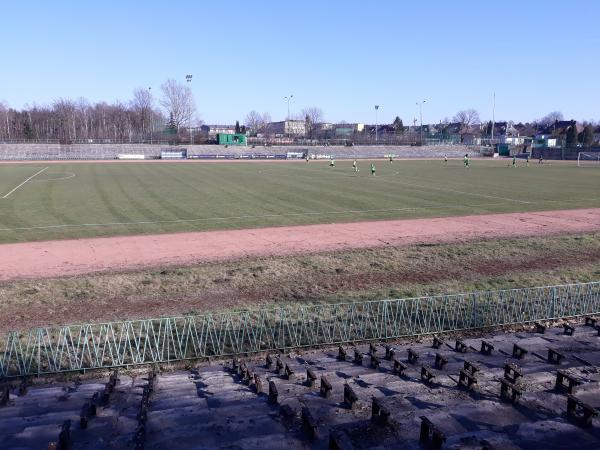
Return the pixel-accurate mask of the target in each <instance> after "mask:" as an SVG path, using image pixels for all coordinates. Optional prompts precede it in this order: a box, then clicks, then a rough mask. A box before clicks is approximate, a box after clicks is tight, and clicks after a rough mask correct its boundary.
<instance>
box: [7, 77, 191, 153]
mask: <svg viewBox="0 0 600 450" xmlns="http://www.w3.org/2000/svg"><path fill="white" fill-rule="evenodd" d="M160 91H161V92H160V93H161V96H160V98H159V99H158V101H157V100H155V99H154V95H153V93H152V89H151V88H137V89H135V90H134V91H133V95H132V99H131V100H129V101H127V102H121V101H116V102H114V103H106V102H99V103H94V104H92V103H90V102H89V101H88V100H86V99H85V98H83V97H82V98H79V99H77V100H73V99H68V98H59V99H57V100H55V101H54V102H52V104H50V105H43V106H38V105H34V106H31V107H26V108H24V109H22V110H16V109H13V108H11V107H9V106H8V105H6V104H4V103H1V102H0V140H8V141H12V140H46V141H58V142H62V143H69V142H87V141H124V142H144V141H151V140H152V139H157V138H158V139H160V138H162V136H163V133H164V132H165V131H166V128H165V124H167V123H168V124H169V129H170V131H171V132H175V133H177V132H178V131H179V130H180V128H182V127H189V126H194V125H196V123H195V122H194V121H195V113H196V106H195V102H194V97H193V94H192V91H191V89H190V87H189V86H188V85H186V84H184V83H180V82H178V81H176V80H173V79H169V80H167V81H165V82H164V83H163V84H162V85H161V87H160ZM167 131H168V130H167Z"/></svg>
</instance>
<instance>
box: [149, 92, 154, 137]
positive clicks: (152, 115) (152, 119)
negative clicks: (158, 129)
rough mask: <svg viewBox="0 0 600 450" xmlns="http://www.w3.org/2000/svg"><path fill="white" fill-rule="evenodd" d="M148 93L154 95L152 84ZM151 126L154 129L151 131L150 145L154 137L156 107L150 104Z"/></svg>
mask: <svg viewBox="0 0 600 450" xmlns="http://www.w3.org/2000/svg"><path fill="white" fill-rule="evenodd" d="M148 93H149V94H150V97H152V86H148ZM150 127H151V128H152V131H150V145H152V137H153V136H154V108H152V106H150Z"/></svg>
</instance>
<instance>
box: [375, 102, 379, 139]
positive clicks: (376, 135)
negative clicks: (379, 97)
mask: <svg viewBox="0 0 600 450" xmlns="http://www.w3.org/2000/svg"><path fill="white" fill-rule="evenodd" d="M377 111H379V105H375V144H377V143H378V142H379V135H378V133H377V125H378V123H377Z"/></svg>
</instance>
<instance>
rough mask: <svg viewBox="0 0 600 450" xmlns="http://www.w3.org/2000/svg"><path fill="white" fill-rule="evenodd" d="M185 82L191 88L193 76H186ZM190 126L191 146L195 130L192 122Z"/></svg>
mask: <svg viewBox="0 0 600 450" xmlns="http://www.w3.org/2000/svg"><path fill="white" fill-rule="evenodd" d="M185 81H186V83H190V86H191V84H192V75H190V74H188V75H186V76H185ZM190 90H191V87H190ZM189 126H190V145H194V129H193V128H192V124H191V122H190V124H189Z"/></svg>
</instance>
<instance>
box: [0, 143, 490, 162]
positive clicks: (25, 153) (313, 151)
mask: <svg viewBox="0 0 600 450" xmlns="http://www.w3.org/2000/svg"><path fill="white" fill-rule="evenodd" d="M184 148H185V150H186V151H187V155H188V158H192V159H217V158H223V159H241V158H245V159H246V158H247V159H251V158H255V159H274V158H287V156H288V154H304V153H305V152H308V153H309V154H310V155H311V156H314V157H315V158H320V159H328V158H330V157H333V158H335V159H354V158H356V159H367V158H383V157H387V156H388V155H394V157H397V158H437V157H439V158H441V157H443V156H444V155H447V156H448V157H449V158H458V157H462V156H464V154H465V153H469V154H470V156H473V157H477V156H479V148H478V147H467V146H464V145H437V146H423V147H411V146H354V147H344V146H327V147H325V146H323V147H303V146H273V147H261V146H257V147H255V148H253V147H251V146H229V147H226V146H219V145H189V146H184ZM182 150H183V148H180V147H169V146H160V145H145V144H69V145H67V144H65V145H63V144H0V160H13V161H23V160H47V161H50V160H106V159H115V158H117V156H118V155H144V158H145V159H158V158H160V157H161V152H168V153H171V152H174V151H178V152H179V151H182Z"/></svg>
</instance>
